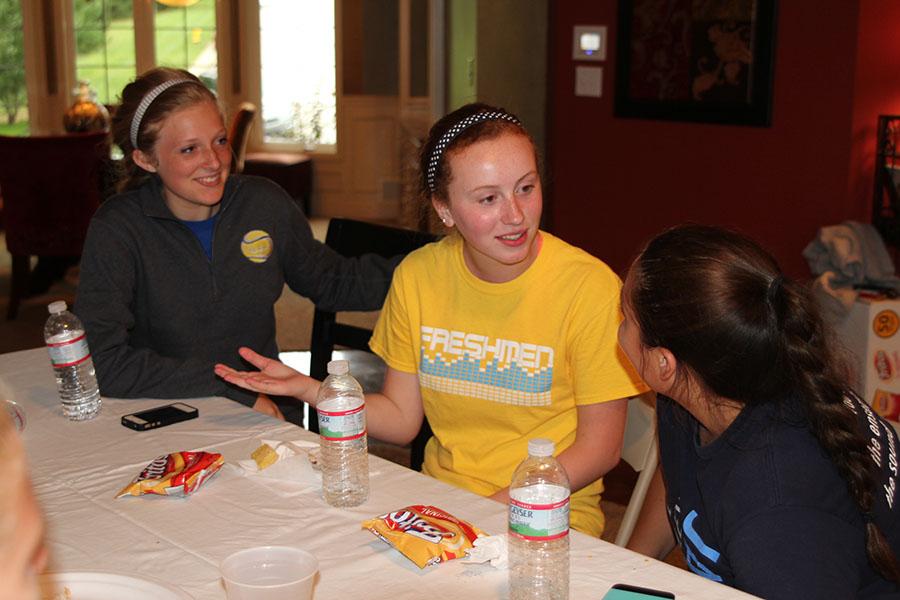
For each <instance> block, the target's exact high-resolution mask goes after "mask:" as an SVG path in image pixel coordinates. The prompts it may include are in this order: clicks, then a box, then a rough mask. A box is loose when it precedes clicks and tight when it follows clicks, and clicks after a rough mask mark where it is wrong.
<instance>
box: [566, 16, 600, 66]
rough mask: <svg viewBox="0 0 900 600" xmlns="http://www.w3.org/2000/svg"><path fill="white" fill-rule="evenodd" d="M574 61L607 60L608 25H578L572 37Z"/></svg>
mask: <svg viewBox="0 0 900 600" xmlns="http://www.w3.org/2000/svg"><path fill="white" fill-rule="evenodd" d="M572 58H573V59H574V60H594V61H600V60H606V25H576V26H575V28H574V33H573V36H572Z"/></svg>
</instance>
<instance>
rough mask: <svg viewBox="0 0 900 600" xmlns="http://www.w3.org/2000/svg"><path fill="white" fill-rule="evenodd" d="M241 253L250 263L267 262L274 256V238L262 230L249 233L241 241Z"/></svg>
mask: <svg viewBox="0 0 900 600" xmlns="http://www.w3.org/2000/svg"><path fill="white" fill-rule="evenodd" d="M241 253H242V254H243V255H244V256H246V257H247V259H249V260H250V262H255V263H264V262H266V261H267V260H268V259H269V257H270V256H272V237H271V236H270V235H269V234H268V233H266V232H265V231H263V230H261V229H254V230H253V231H248V232H247V233H245V234H244V239H242V240H241Z"/></svg>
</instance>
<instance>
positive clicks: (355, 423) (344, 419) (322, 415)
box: [316, 402, 366, 442]
mask: <svg viewBox="0 0 900 600" xmlns="http://www.w3.org/2000/svg"><path fill="white" fill-rule="evenodd" d="M323 404H325V403H324V402H323V403H322V404H319V406H318V407H316V410H317V411H318V412H319V435H320V436H322V438H324V439H326V440H329V441H334V442H346V441H348V440H355V439H357V438H361V437H362V436H364V435H366V405H365V404H360V405H359V406H357V407H355V408H351V409H349V410H337V411H329V410H327V409H323V408H322V405H323Z"/></svg>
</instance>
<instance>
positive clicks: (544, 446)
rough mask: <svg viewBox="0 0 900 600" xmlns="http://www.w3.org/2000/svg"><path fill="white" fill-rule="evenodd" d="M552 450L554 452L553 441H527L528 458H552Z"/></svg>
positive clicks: (542, 439) (541, 439)
mask: <svg viewBox="0 0 900 600" xmlns="http://www.w3.org/2000/svg"><path fill="white" fill-rule="evenodd" d="M554 450H556V444H554V443H553V440H548V439H546V438H534V439H533V440H528V456H537V457H541V458H543V457H545V456H553V451H554Z"/></svg>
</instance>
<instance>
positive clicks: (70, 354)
mask: <svg viewBox="0 0 900 600" xmlns="http://www.w3.org/2000/svg"><path fill="white" fill-rule="evenodd" d="M47 350H48V351H49V352H50V362H52V363H53V368H55V369H64V368H66V367H71V366H73V365H77V364H79V363H83V362H84V361H86V360H87V359H89V358H90V357H91V352H90V350H89V349H88V343H87V337H86V336H85V334H83V333H82V334H81V335H80V336H78V337H76V338H73V339H71V340H67V341H65V342H50V343H48V344H47Z"/></svg>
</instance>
